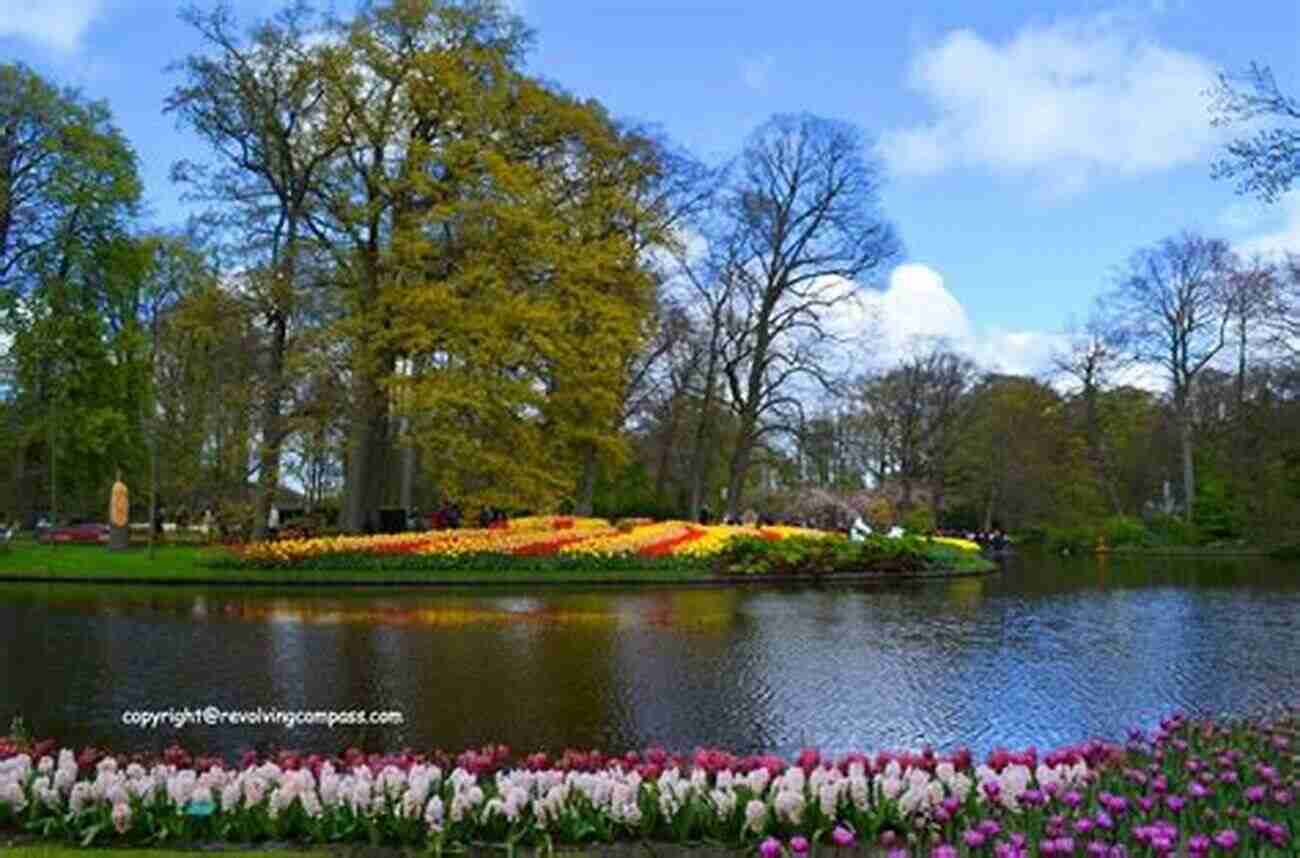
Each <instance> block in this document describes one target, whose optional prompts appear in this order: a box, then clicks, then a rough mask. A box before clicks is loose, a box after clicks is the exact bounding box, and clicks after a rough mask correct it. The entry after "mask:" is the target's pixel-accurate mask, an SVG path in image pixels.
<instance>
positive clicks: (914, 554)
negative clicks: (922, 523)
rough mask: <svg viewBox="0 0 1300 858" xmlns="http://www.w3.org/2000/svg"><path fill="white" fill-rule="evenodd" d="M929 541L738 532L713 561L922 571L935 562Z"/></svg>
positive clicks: (754, 570)
mask: <svg viewBox="0 0 1300 858" xmlns="http://www.w3.org/2000/svg"><path fill="white" fill-rule="evenodd" d="M931 566H932V564H931V562H930V559H929V556H928V553H927V550H926V544H925V543H924V542H923V541H921V540H919V539H915V538H911V537H905V538H902V539H889V538H887V537H883V536H872V537H868V538H867V539H866V540H865V541H863V542H852V541H850V540H847V539H837V538H824V537H823V538H819V537H789V538H787V539H781V540H768V539H761V538H755V537H748V536H742V537H736V538H734V539H732V540H731V541H730V542H728V543H727V545H726V547H725V548H724V549H723V550H722V552H721V553H720V554H719V555H718V557H717V559H716V560H715V562H714V570H715V571H716V572H718V573H719V574H723V575H774V576H780V575H831V574H835V573H844V572H919V571H922V570H924V569H928V568H931Z"/></svg>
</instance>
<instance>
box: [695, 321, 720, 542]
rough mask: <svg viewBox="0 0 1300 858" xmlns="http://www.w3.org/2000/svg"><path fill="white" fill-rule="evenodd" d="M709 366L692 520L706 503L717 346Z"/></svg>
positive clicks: (697, 441) (698, 439) (697, 440)
mask: <svg viewBox="0 0 1300 858" xmlns="http://www.w3.org/2000/svg"><path fill="white" fill-rule="evenodd" d="M710 349H711V352H710V354H709V363H708V368H707V369H706V370H705V377H704V400H703V401H702V402H701V403H700V420H699V423H697V424H696V426H695V441H694V445H693V449H692V450H691V509H690V512H691V521H699V520H700V509H701V507H702V506H703V505H704V474H705V472H706V471H707V470H708V465H709V462H710V461H711V458H712V457H711V456H710V453H711V452H712V451H711V450H710V449H709V448H708V441H709V421H710V420H711V419H712V417H713V399H714V396H715V394H714V388H715V387H716V386H717V383H718V378H717V376H718V358H717V353H716V347H714V346H712V345H711V346H710Z"/></svg>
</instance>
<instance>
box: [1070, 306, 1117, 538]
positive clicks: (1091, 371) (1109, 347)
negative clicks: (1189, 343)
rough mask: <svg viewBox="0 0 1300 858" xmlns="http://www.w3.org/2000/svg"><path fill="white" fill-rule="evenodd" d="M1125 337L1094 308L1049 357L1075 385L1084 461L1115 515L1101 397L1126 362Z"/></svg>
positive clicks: (1113, 489) (1112, 484) (1115, 498)
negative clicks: (1063, 346)
mask: <svg viewBox="0 0 1300 858" xmlns="http://www.w3.org/2000/svg"><path fill="white" fill-rule="evenodd" d="M1125 337H1126V332H1125V331H1124V330H1123V329H1122V328H1120V327H1117V326H1115V325H1112V324H1110V323H1109V322H1108V321H1107V320H1106V319H1105V317H1104V316H1103V315H1102V313H1101V311H1100V309H1097V310H1095V311H1094V312H1093V315H1092V316H1091V317H1090V318H1089V319H1088V321H1087V323H1085V324H1084V326H1083V327H1082V328H1075V327H1073V326H1072V328H1071V330H1069V331H1068V332H1067V338H1068V343H1069V345H1068V346H1067V348H1066V349H1065V350H1061V351H1056V352H1054V353H1053V354H1052V364H1053V367H1054V369H1055V371H1056V373H1057V374H1058V375H1061V376H1066V377H1067V378H1068V379H1069V380H1070V381H1071V382H1072V383H1077V384H1078V385H1079V394H1078V397H1079V399H1080V400H1081V401H1082V402H1083V433H1084V440H1085V443H1086V444H1087V450H1088V462H1089V463H1090V464H1091V466H1092V472H1093V479H1094V480H1095V481H1096V483H1097V485H1098V487H1099V488H1100V489H1101V492H1102V494H1103V496H1104V497H1105V498H1106V499H1107V501H1108V502H1109V504H1110V507H1111V509H1112V510H1113V511H1114V512H1115V514H1116V515H1119V514H1122V513H1123V512H1124V504H1123V501H1122V500H1121V499H1120V494H1119V490H1118V488H1117V487H1116V485H1115V480H1114V477H1113V475H1112V473H1111V468H1110V464H1109V461H1108V456H1107V452H1106V433H1105V427H1104V421H1103V412H1102V408H1101V395H1102V393H1103V391H1104V390H1105V389H1106V387H1107V386H1108V385H1109V384H1110V383H1111V382H1112V381H1113V379H1114V376H1115V373H1116V372H1117V371H1119V370H1120V369H1122V368H1123V367H1124V366H1125V365H1126V364H1127V363H1128V360H1129V356H1128V345H1127V343H1126V342H1125Z"/></svg>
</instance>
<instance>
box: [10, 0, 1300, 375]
mask: <svg viewBox="0 0 1300 858" xmlns="http://www.w3.org/2000/svg"><path fill="white" fill-rule="evenodd" d="M348 2H350V0H336V5H337V6H338V7H340V8H345V7H346V5H347V3H348ZM513 5H514V6H515V7H516V8H517V9H519V10H520V11H521V13H522V14H523V15H524V17H525V18H526V19H527V20H528V21H529V23H530V24H532V25H533V26H534V27H535V28H536V30H537V33H538V39H537V45H536V49H535V50H534V52H533V54H532V57H531V59H530V66H531V70H532V71H533V72H534V73H536V74H538V75H541V76H543V77H545V78H547V79H550V80H553V81H555V82H556V83H558V84H560V85H562V86H564V87H565V88H566V89H568V90H570V91H572V92H575V93H578V94H582V95H587V96H592V97H595V98H597V99H599V100H600V101H602V102H604V103H605V104H606V105H607V106H608V107H609V108H610V109H611V110H612V111H613V112H614V113H615V114H616V115H619V116H622V117H628V118H633V119H638V120H642V121H648V122H653V123H656V124H658V125H660V126H661V127H662V129H663V130H664V131H665V132H667V133H668V134H669V135H670V136H671V137H673V138H674V139H676V140H677V141H679V142H680V143H682V144H684V145H685V146H687V147H689V148H690V149H692V150H693V151H695V152H696V153H697V154H699V155H701V156H703V157H706V158H709V159H719V158H722V157H725V156H727V155H729V154H731V153H733V152H735V151H736V150H737V149H738V147H739V146H740V144H741V142H742V141H743V139H744V137H745V135H746V134H747V133H748V132H749V131H750V130H752V129H753V128H754V127H755V126H756V125H758V124H759V123H760V122H762V121H763V119H765V118H766V117H767V116H769V115H770V114H772V113H775V112H787V111H801V110H807V111H811V112H814V113H818V114H822V115H827V116H833V117H837V118H841V119H846V120H850V121H853V122H855V123H857V124H858V125H860V126H861V127H862V128H863V129H864V130H865V131H866V132H867V133H868V134H869V135H870V136H871V137H872V139H874V140H875V141H876V146H877V154H878V156H879V157H880V159H881V160H882V162H883V164H884V165H885V167H886V170H887V173H888V177H889V178H888V183H887V185H886V188H885V192H884V206H885V210H886V213H887V214H888V215H889V216H890V217H891V218H892V219H893V220H894V221H895V222H896V223H897V225H898V227H899V231H900V233H901V235H902V238H903V241H904V243H905V245H906V250H907V253H906V258H905V260H904V262H905V263H906V264H904V265H903V266H901V267H900V268H899V269H897V270H896V271H894V272H892V276H889V277H886V278H882V282H881V283H879V284H870V285H876V286H879V287H881V288H882V289H887V291H885V292H882V293H880V294H878V295H877V296H876V297H875V298H874V299H873V301H874V304H875V305H876V306H877V307H878V308H879V310H880V312H881V314H882V318H883V323H884V325H885V327H886V333H888V334H890V335H891V336H892V337H894V339H895V341H901V339H902V338H903V337H905V336H906V335H909V334H916V333H923V334H943V335H947V336H949V337H950V338H952V339H953V340H954V342H956V343H958V344H959V345H961V346H962V347H964V348H966V349H968V350H969V351H971V353H972V354H974V355H975V356H976V357H977V358H979V359H980V360H981V361H983V362H984V363H985V364H987V365H989V366H990V367H994V366H996V367H1001V368H1003V369H1007V370H1018V371H1025V370H1033V369H1035V368H1037V366H1038V365H1040V364H1041V363H1042V360H1043V358H1044V356H1045V355H1046V353H1047V351H1048V350H1049V349H1050V348H1051V346H1052V345H1053V344H1054V343H1055V342H1057V341H1058V336H1059V331H1060V330H1061V329H1062V328H1063V327H1064V325H1065V323H1066V320H1067V318H1068V317H1069V316H1070V315H1072V314H1073V315H1075V316H1082V315H1084V314H1086V312H1087V309H1088V306H1089V304H1090V302H1091V301H1092V299H1093V297H1094V296H1095V295H1096V294H1097V293H1098V292H1100V291H1101V290H1103V289H1104V288H1106V286H1107V285H1108V282H1109V278H1110V276H1111V274H1112V272H1113V271H1114V269H1115V267H1116V266H1117V265H1119V264H1121V263H1122V262H1123V261H1124V259H1125V258H1126V257H1127V256H1128V254H1129V253H1131V252H1132V251H1133V250H1134V249H1136V248H1137V247H1139V246H1141V245H1142V244H1145V243H1149V242H1152V241H1155V240H1157V239H1159V238H1161V237H1163V236H1165V235H1168V234H1171V233H1173V232H1175V231H1177V230H1179V229H1181V228H1184V227H1190V228H1195V229H1200V230H1202V231H1205V232H1208V233H1213V234H1217V235H1221V236H1224V237H1226V238H1228V239H1230V240H1232V241H1233V242H1234V243H1235V244H1236V245H1237V246H1238V247H1239V248H1240V249H1241V250H1242V251H1243V252H1257V251H1259V252H1277V251H1281V250H1284V249H1292V250H1296V251H1300V195H1293V196H1292V197H1290V198H1287V199H1284V200H1282V201H1281V202H1279V203H1278V204H1276V205H1273V206H1264V205H1262V204H1258V203H1255V202H1253V201H1251V200H1248V199H1243V198H1240V197H1237V196H1236V195H1234V193H1233V190H1232V188H1231V187H1230V186H1228V185H1226V184H1224V183H1222V182H1214V181H1212V180H1211V179H1210V177H1209V162H1210V160H1211V158H1212V157H1213V155H1214V153H1215V150H1216V149H1217V147H1218V146H1220V145H1221V143H1222V141H1223V135H1222V132H1218V131H1216V130H1215V129H1213V128H1211V127H1210V125H1209V121H1208V118H1209V116H1208V110H1207V101H1206V99H1205V98H1204V97H1203V96H1202V90H1203V89H1204V88H1205V87H1206V86H1207V85H1208V84H1209V83H1210V81H1211V80H1212V76H1213V75H1214V74H1215V73H1216V72H1217V71H1218V70H1219V69H1230V70H1236V69H1240V68H1242V67H1244V66H1245V65H1246V64H1247V63H1248V62H1250V61H1251V60H1259V61H1262V62H1265V63H1267V64H1269V65H1271V66H1272V67H1273V69H1274V71H1275V73H1276V74H1277V76H1278V79H1279V81H1280V82H1281V83H1282V84H1283V86H1284V87H1285V88H1287V89H1288V90H1289V91H1291V92H1292V93H1300V58H1298V54H1300V51H1297V47H1300V3H1297V2H1296V0H1241V2H1234V3H1232V4H1226V3H1221V2H1215V3H1208V2H1176V0H1170V2H1163V3H1152V2H1146V3H1127V4H1108V3H1097V2H1076V3H1056V4H1048V3H1042V2H1029V0H1021V2H1004V3H984V2H981V3H973V2H969V0H966V2H916V3H868V2H861V1H860V0H859V2H830V0H807V1H806V2H804V3H785V2H780V3H777V2H765V0H751V2H734V0H591V1H590V2H588V0H514V3H513ZM234 8H235V9H236V11H237V12H238V13H239V14H240V15H241V16H242V17H245V18H248V17H251V16H253V15H256V14H259V13H264V12H265V11H266V10H267V9H269V8H272V7H271V6H270V4H267V3H258V2H251V0H237V2H235V3H234ZM177 9H178V4H176V3H174V2H162V0H0V56H3V57H4V58H6V59H19V60H22V61H24V62H27V63H29V64H30V65H32V66H34V67H36V68H37V69H39V70H41V71H42V72H43V73H45V74H47V75H49V76H51V77H53V78H55V79H58V80H60V81H62V82H66V83H71V84H75V85H77V86H80V87H81V88H82V89H83V91H84V92H85V93H86V94H88V95H89V96H91V97H94V98H103V99H106V100H107V101H108V102H109V103H110V105H111V107H112V108H113V111H114V113H115V115H116V117H117V120H118V122H119V124H120V125H121V126H122V128H123V129H124V131H125V133H126V134H127V136H128V137H129V138H130V140H131V141H132V143H133V144H134V145H135V147H136V149H137V151H138V152H139V155H140V159H141V164H142V168H143V173H144V176H145V181H146V192H147V199H148V201H149V204H150V206H151V208H152V211H153V216H154V219H155V220H156V221H157V222H159V223H161V224H166V223H174V222H178V221H181V220H183V218H184V216H185V213H186V208H185V207H184V206H183V205H182V204H181V203H180V202H179V200H178V198H177V197H178V193H177V190H176V189H175V188H174V187H173V186H171V185H170V183H169V182H168V180H167V171H168V167H169V165H170V163H171V162H172V161H173V160H175V159H177V158H180V157H191V156H194V155H196V154H201V150H199V149H198V148H197V146H196V143H195V141H194V140H193V139H192V138H191V137H189V136H188V135H187V134H184V133H182V132H180V131H178V130H177V129H176V128H175V124H174V122H173V121H172V120H171V118H170V117H165V116H163V115H162V114H161V106H162V101H163V98H164V97H165V95H166V94H167V93H168V92H169V91H170V89H171V87H172V86H173V85H174V84H175V82H176V78H175V76H174V75H171V74H168V73H167V72H166V71H165V67H166V65H167V64H168V63H169V62H170V61H172V60H175V59H177V58H179V57H181V56H182V55H183V54H185V53H186V52H188V51H190V50H193V49H195V48H196V47H197V43H196V40H195V39H194V37H193V35H192V34H191V33H190V32H188V31H187V29H186V28H185V27H184V26H183V25H181V24H180V22H179V21H178V20H177V15H176V13H177Z"/></svg>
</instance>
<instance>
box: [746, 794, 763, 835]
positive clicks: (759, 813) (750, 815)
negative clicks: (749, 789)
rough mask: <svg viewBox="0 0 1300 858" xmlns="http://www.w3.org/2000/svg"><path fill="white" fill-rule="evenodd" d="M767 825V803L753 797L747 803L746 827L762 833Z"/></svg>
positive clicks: (756, 832)
mask: <svg viewBox="0 0 1300 858" xmlns="http://www.w3.org/2000/svg"><path fill="white" fill-rule="evenodd" d="M766 825H767V805H766V804H765V803H764V802H761V801H759V800H758V799H756V798H751V799H750V800H749V803H748V804H746V805H745V828H747V829H749V830H750V831H752V832H754V833H755V834H760V833H762V831H763V828H764V827H766Z"/></svg>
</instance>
